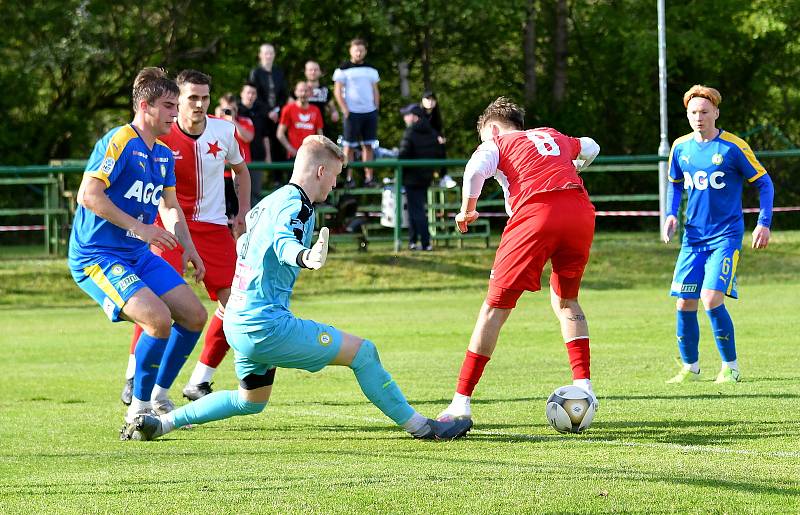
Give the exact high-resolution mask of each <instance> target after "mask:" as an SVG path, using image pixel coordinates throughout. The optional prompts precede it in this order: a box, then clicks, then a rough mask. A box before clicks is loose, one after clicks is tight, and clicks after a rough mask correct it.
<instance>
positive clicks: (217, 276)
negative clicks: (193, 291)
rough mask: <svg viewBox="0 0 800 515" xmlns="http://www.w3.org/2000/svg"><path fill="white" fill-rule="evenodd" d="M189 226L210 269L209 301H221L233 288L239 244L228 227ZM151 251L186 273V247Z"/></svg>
mask: <svg viewBox="0 0 800 515" xmlns="http://www.w3.org/2000/svg"><path fill="white" fill-rule="evenodd" d="M160 222H161V220H157V221H156V224H157V225H160ZM187 223H188V224H189V233H190V234H191V235H192V241H193V242H194V246H195V248H196V249H197V253H198V254H200V259H202V260H203V264H204V265H205V267H206V275H205V277H203V284H205V286H206V291H207V292H208V298H210V299H211V300H219V298H218V297H217V292H218V291H219V290H224V289H226V288H230V287H231V283H232V282H233V274H234V272H235V271H236V241H235V240H234V239H233V236H232V235H231V231H230V229H228V227H227V226H226V225H217V224H210V223H207V222H192V221H187ZM150 250H152V251H153V253H154V254H156V255H159V256H161V257H162V258H164V260H165V261H166V262H167V263H169V264H170V265H172V267H173V268H174V269H175V270H177V271H178V272H180V273H181V274H182V273H183V272H184V270H183V247H182V246H180V245H178V246H177V247H175V248H174V249H172V250H161V249H159V248H157V247H150Z"/></svg>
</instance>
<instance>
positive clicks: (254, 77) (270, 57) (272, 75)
mask: <svg viewBox="0 0 800 515" xmlns="http://www.w3.org/2000/svg"><path fill="white" fill-rule="evenodd" d="M258 60H259V66H257V67H255V68H253V69H252V70H250V78H249V82H252V83H253V84H255V86H256V89H257V90H258V98H259V99H260V100H261V102H263V103H264V105H265V106H266V107H267V119H266V120H265V122H266V124H265V130H264V134H265V135H266V136H267V137H268V138H269V142H270V146H269V147H268V148H267V161H273V160H274V161H282V160H283V159H282V158H283V156H282V154H283V152H280V150H279V149H278V140H277V137H276V132H277V130H278V119H279V118H280V113H281V107H282V106H283V105H284V104H285V103H286V100H287V99H288V98H289V91H288V90H289V88H288V86H287V85H286V76H285V75H284V74H283V71H282V70H281V69H280V68H278V67H277V66H274V62H275V47H274V46H272V45H270V44H269V43H264V44H263V45H261V47H260V48H259V51H258ZM281 184H283V183H282V182H281Z"/></svg>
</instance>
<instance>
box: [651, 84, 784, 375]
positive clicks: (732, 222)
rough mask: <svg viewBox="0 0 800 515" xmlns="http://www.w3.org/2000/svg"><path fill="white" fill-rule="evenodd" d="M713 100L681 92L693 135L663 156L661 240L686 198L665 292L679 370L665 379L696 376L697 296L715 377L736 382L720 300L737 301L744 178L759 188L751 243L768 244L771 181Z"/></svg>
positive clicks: (706, 94)
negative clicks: (713, 348) (716, 362)
mask: <svg viewBox="0 0 800 515" xmlns="http://www.w3.org/2000/svg"><path fill="white" fill-rule="evenodd" d="M721 99H722V98H721V96H720V94H719V91H717V90H716V89H714V88H709V87H706V86H700V85H696V86H693V87H692V88H691V89H690V90H689V91H687V92H686V94H685V95H684V97H683V105H684V106H685V107H686V115H687V117H688V119H689V125H690V126H691V127H692V130H693V132H692V133H691V134H687V135H686V136H682V137H680V138H678V139H677V140H675V143H673V145H672V151H671V152H670V157H669V180H670V182H671V183H672V187H671V188H669V189H668V190H667V213H666V214H667V218H666V221H665V222H664V230H663V233H664V234H663V236H664V241H665V242H669V241H670V239H671V238H672V236H673V235H674V234H675V229H676V228H677V225H678V218H677V217H678V209H679V207H680V203H681V195H682V193H683V190H686V191H687V193H688V203H687V207H686V224H685V227H684V233H683V244H682V246H681V251H680V254H679V255H678V261H677V263H676V265H675V274H674V276H673V279H672V288H671V294H672V295H673V296H675V297H678V301H677V308H678V312H677V336H678V349H679V350H680V353H681V359H682V361H683V367H682V368H681V371H680V372H679V373H678V374H677V375H676V376H675V377H673V378H672V379H670V380H668V381H667V382H668V383H682V382H684V381H692V380H697V379H699V377H700V365H699V357H698V343H699V340H700V328H699V325H698V322H697V308H698V302H697V300H698V299H701V300H702V301H703V305H704V307H705V309H706V313H707V314H708V318H709V320H710V321H711V329H712V331H713V332H714V339H715V341H716V343H717V349H718V350H719V353H720V356H721V357H722V369H721V370H720V372H719V374H718V375H717V379H716V381H715V382H717V383H736V382H738V381H739V380H740V377H741V376H740V374H739V365H738V362H737V358H736V343H735V340H734V329H733V321H732V320H731V317H730V315H729V314H728V311H727V309H725V303H724V302H725V296H728V297H731V298H734V299H735V298H738V294H737V292H736V267H737V265H738V263H739V254H740V252H741V249H742V237H743V236H744V216H743V215H742V185H743V184H744V182H745V181H747V182H750V183H753V184H755V185H756V186H757V187H758V191H759V204H760V212H759V215H758V224H757V225H756V228H755V230H754V231H753V244H752V246H753V248H754V249H761V248H765V247H766V246H767V244H768V243H769V236H770V232H769V226H770V222H771V221H772V198H773V187H772V180H771V179H770V178H769V175H767V171H766V170H765V169H764V167H763V166H761V163H759V162H758V161H757V160H756V158H755V155H753V151H752V150H751V149H750V147H749V146H748V145H747V143H745V141H744V140H742V139H741V138H739V137H737V136H734V135H733V134H731V133H729V132H726V131H724V130H721V129H718V128H717V127H716V120H717V118H718V117H719V103H720V101H721Z"/></svg>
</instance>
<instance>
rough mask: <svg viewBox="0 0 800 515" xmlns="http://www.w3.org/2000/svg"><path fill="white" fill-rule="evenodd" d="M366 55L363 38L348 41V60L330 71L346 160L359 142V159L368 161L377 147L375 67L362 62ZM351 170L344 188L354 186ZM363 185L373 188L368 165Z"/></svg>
mask: <svg viewBox="0 0 800 515" xmlns="http://www.w3.org/2000/svg"><path fill="white" fill-rule="evenodd" d="M366 56H367V43H366V42H365V41H364V40H363V39H354V40H352V41H351V42H350V60H349V61H346V62H344V63H342V65H341V66H339V68H337V69H336V71H334V72H333V81H334V83H335V85H334V91H333V94H334V95H335V96H336V102H337V103H338V104H339V108H340V109H341V110H342V119H343V120H344V139H343V140H342V145H343V146H344V153H345V156H346V157H347V161H348V162H349V161H350V160H351V159H352V158H353V150H354V149H355V148H358V146H359V145H361V151H362V154H361V155H362V160H363V161H372V159H373V156H374V153H373V149H375V148H377V147H378V108H379V107H380V93H378V81H379V80H380V76H379V75H378V70H376V69H375V68H373V67H372V66H370V65H369V64H367V63H366V62H365V61H364V58H365V57H366ZM352 173H353V172H352V170H351V169H350V168H347V182H346V183H345V187H350V188H352V187H353V186H355V181H353V175H352ZM364 181H365V182H364V186H366V187H373V186H377V183H376V182H375V181H374V180H373V176H372V168H364Z"/></svg>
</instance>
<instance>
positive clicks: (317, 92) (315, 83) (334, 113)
mask: <svg viewBox="0 0 800 515" xmlns="http://www.w3.org/2000/svg"><path fill="white" fill-rule="evenodd" d="M305 75H306V82H308V86H309V87H310V88H311V92H310V94H309V97H308V103H309V104H311V105H312V106H317V109H319V112H320V113H322V123H323V127H322V131H323V134H325V136H327V137H328V138H330V139H333V140H335V139H336V137H335V135H334V131H335V129H334V128H333V126H332V125H331V123H339V110H338V109H336V102H335V101H334V99H333V95H331V92H330V90H329V89H328V86H325V85H323V84H321V83H320V81H319V78H320V77H322V69H320V67H319V63H318V62H316V61H308V62H306V67H305ZM326 114H327V116H326ZM328 120H330V122H331V123H328Z"/></svg>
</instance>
